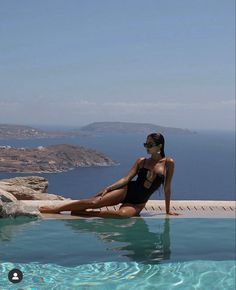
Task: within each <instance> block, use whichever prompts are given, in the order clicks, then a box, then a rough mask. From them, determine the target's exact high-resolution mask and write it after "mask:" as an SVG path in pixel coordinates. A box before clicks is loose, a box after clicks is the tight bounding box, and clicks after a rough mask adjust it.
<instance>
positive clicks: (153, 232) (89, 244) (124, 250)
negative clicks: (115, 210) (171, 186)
mask: <svg viewBox="0 0 236 290" xmlns="http://www.w3.org/2000/svg"><path fill="white" fill-rule="evenodd" d="M234 233H235V221H234V220H233V219H154V218H132V219H121V220H120V219H116V220H115V219H80V220H64V221H62V220H60V221H58V220H32V219H29V218H17V219H2V220H0V260H1V264H0V289H1V290H2V289H101V290H103V289H109V290H110V289H161V290H162V289H168V290H169V289H181V290H182V289H186V290H190V289H201V290H202V289H219V290H222V289H234V288H235V269H236V267H235V237H234ZM13 268H18V269H20V270H21V271H22V272H23V274H24V278H23V280H22V281H21V282H20V283H19V284H12V283H11V282H9V280H8V272H9V271H10V270H11V269H13Z"/></svg>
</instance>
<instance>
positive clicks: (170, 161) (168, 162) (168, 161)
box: [165, 156, 175, 170]
mask: <svg viewBox="0 0 236 290" xmlns="http://www.w3.org/2000/svg"><path fill="white" fill-rule="evenodd" d="M165 163H166V165H167V169H168V170H169V169H172V170H174V167H175V161H174V159H173V158H172V157H169V156H168V157H165Z"/></svg>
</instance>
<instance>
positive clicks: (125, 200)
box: [39, 133, 177, 218]
mask: <svg viewBox="0 0 236 290" xmlns="http://www.w3.org/2000/svg"><path fill="white" fill-rule="evenodd" d="M164 146H165V140H164V137H163V135H162V134H160V133H152V134H150V135H148V136H147V140H146V143H144V147H145V148H146V149H147V153H148V154H150V155H151V157H150V158H148V159H146V158H144V157H141V158H139V159H138V160H137V161H136V162H135V164H134V165H133V167H132V168H131V169H130V171H129V172H128V174H127V175H126V176H124V177H123V178H121V179H120V180H118V181H117V182H115V183H114V184H112V185H110V186H108V187H106V188H105V189H104V190H102V191H101V192H98V193H97V194H96V195H95V196H93V197H91V198H89V199H82V200H80V201H75V202H70V203H68V204H66V205H63V206H60V207H40V208H39V210H40V212H42V213H60V212H61V211H71V214H72V215H88V216H98V217H112V218H121V217H132V216H138V215H139V213H140V212H141V210H142V209H143V208H144V207H145V204H146V202H147V201H148V199H149V198H150V196H151V195H152V194H153V192H154V191H156V190H157V189H158V188H159V187H160V185H161V184H163V188H164V193H165V206H166V214H167V215H177V214H176V213H173V212H171V211H170V196H171V180H172V176H173V173H174V160H173V159H172V158H167V157H165V152H164ZM136 175H137V176H138V177H137V179H136V180H135V181H132V179H133V178H134V177H135V176H136ZM119 203H121V206H120V208H119V210H118V211H113V210H107V211H102V212H100V211H93V210H92V211H87V209H97V208H101V207H104V206H113V205H117V204H119Z"/></svg>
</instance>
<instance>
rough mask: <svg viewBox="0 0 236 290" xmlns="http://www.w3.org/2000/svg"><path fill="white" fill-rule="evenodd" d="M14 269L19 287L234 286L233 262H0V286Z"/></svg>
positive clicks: (141, 289)
mask: <svg viewBox="0 0 236 290" xmlns="http://www.w3.org/2000/svg"><path fill="white" fill-rule="evenodd" d="M13 268H18V269H20V270H21V271H22V272H23V273H24V279H23V280H22V281H21V282H20V283H19V284H16V285H19V286H20V287H21V288H20V289H24V290H25V289H26V290H30V289H37V290H41V289H57V290H58V289H59V290H60V289H63V290H66V289H70V290H73V289H86V290H87V289H96V290H97V289H98V290H106V289H109V290H110V289H113V290H123V289H124V290H126V289H130V290H132V289H134V290H146V289H150V290H152V289H161V290H172V289H173V290H177V289H179V290H185V289H186V290H192V289H194V290H195V289H199V290H202V289H211V290H224V289H227V290H231V289H232V290H233V289H235V270H236V266H235V261H191V262H181V263H180V262H178V263H166V264H156V265H146V264H145V265H144V264H138V263H136V262H132V263H125V262H122V263H117V262H107V263H95V264H85V265H80V266H77V267H71V268H70V267H63V266H59V265H54V264H39V263H30V264H17V263H14V264H13V263H2V264H1V265H0V273H1V278H2V279H1V281H0V289H1V290H8V289H11V290H12V289H13V287H12V286H13V284H11V283H10V282H9V281H8V277H7V276H8V272H9V270H11V269H13Z"/></svg>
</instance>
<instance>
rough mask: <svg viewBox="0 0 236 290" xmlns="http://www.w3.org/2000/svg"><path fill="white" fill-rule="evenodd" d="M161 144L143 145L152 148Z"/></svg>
mask: <svg viewBox="0 0 236 290" xmlns="http://www.w3.org/2000/svg"><path fill="white" fill-rule="evenodd" d="M158 145H159V144H156V143H154V144H150V143H143V146H144V147H145V148H149V149H150V148H152V147H155V146H158Z"/></svg>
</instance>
